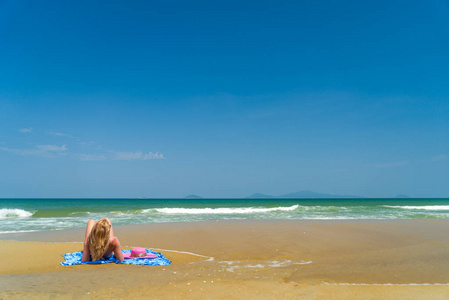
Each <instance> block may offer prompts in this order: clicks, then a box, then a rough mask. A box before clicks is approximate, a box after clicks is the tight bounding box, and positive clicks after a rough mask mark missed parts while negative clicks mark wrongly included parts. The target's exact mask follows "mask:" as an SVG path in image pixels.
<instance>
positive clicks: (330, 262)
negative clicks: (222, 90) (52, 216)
mask: <svg viewBox="0 0 449 300" xmlns="http://www.w3.org/2000/svg"><path fill="white" fill-rule="evenodd" d="M448 225H449V221H447V220H440V219H435V220H382V221H373V220H369V221H361V220H357V221H351V220H345V221H324V220H320V221H314V220H281V221H267V220H240V221H236V220H234V221H207V222H192V223H165V224H164V223H159V224H145V225H127V226H115V228H114V231H115V234H116V235H117V236H118V237H119V238H120V241H121V244H122V246H123V248H124V249H131V248H132V247H134V246H141V247H146V248H151V249H153V250H156V251H160V252H162V253H163V254H164V255H165V256H166V257H167V258H168V259H170V260H171V261H172V264H171V265H169V266H128V265H116V264H106V265H83V266H62V265H60V264H59V263H60V262H62V260H63V259H62V256H61V255H62V254H63V253H66V252H74V251H80V250H82V244H81V241H82V240H83V234H84V229H82V228H79V229H71V230H64V231H48V232H34V233H20V234H19V233H16V234H14V235H9V234H3V235H2V236H0V238H1V239H2V240H1V241H0V245H1V246H0V265H1V268H0V274H1V275H0V298H1V299H3V298H5V299H9V298H17V299H18V298H24V297H30V296H31V297H32V298H38V299H39V298H42V299H47V298H55V297H56V298H58V299H59V298H61V299H73V298H75V299H84V298H86V299H88V298H111V297H112V298H117V299H120V298H125V299H126V298H134V299H140V298H145V297H151V298H153V299H167V298H171V299H185V298H189V299H324V298H327V299H379V298H382V299H429V298H432V299H447V297H449V237H448V235H447V230H446V228H447V226H448Z"/></svg>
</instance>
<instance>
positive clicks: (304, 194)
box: [246, 190, 363, 199]
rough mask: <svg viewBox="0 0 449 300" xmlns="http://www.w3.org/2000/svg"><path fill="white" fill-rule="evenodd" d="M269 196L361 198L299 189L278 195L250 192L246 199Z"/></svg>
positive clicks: (288, 197)
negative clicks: (298, 190)
mask: <svg viewBox="0 0 449 300" xmlns="http://www.w3.org/2000/svg"><path fill="white" fill-rule="evenodd" d="M269 198H276V199H300V198H363V197H360V196H353V195H332V194H323V193H316V192H312V191H309V190H307V191H300V192H295V193H289V194H285V195H280V196H272V195H265V194H261V193H255V194H252V195H250V196H248V197H246V199H269Z"/></svg>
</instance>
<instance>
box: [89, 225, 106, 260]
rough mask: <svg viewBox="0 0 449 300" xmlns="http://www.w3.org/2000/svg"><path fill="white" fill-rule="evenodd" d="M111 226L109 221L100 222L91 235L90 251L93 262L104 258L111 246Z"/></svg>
mask: <svg viewBox="0 0 449 300" xmlns="http://www.w3.org/2000/svg"><path fill="white" fill-rule="evenodd" d="M110 234H111V224H110V223H109V221H108V219H106V218H103V219H100V220H98V221H97V222H96V223H95V225H94V227H93V228H92V230H91V232H90V234H89V251H90V255H91V257H92V261H95V260H98V259H100V258H102V257H103V255H104V253H105V252H106V250H107V249H108V246H109V238H110Z"/></svg>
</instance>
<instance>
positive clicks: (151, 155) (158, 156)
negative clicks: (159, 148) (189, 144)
mask: <svg viewBox="0 0 449 300" xmlns="http://www.w3.org/2000/svg"><path fill="white" fill-rule="evenodd" d="M164 158H165V157H164V155H163V154H162V153H159V152H156V153H153V152H148V153H147V154H145V155H144V156H143V159H145V160H147V159H164Z"/></svg>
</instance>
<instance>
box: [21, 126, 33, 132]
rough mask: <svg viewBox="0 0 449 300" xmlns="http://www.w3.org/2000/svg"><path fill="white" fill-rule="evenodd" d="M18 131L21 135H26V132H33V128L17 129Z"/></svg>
mask: <svg viewBox="0 0 449 300" xmlns="http://www.w3.org/2000/svg"><path fill="white" fill-rule="evenodd" d="M19 131H20V132H22V133H27V132H31V131H33V128H31V127H30V128H22V129H19Z"/></svg>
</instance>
